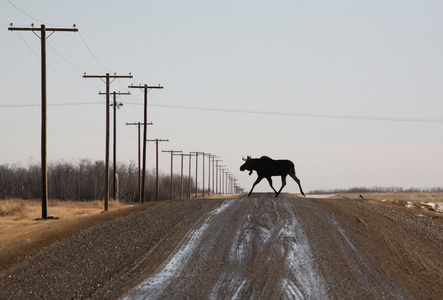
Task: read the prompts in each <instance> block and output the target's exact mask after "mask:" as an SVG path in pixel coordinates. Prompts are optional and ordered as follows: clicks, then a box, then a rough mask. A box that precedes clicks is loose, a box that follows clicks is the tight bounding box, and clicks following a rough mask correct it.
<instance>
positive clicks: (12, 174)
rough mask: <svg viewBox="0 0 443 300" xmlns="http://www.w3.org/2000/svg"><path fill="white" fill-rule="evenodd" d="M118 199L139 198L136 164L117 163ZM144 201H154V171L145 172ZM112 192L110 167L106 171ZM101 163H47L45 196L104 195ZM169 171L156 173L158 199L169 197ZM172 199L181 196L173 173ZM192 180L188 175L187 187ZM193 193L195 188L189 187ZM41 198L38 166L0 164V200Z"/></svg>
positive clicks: (82, 197) (95, 197)
mask: <svg viewBox="0 0 443 300" xmlns="http://www.w3.org/2000/svg"><path fill="white" fill-rule="evenodd" d="M116 169H117V174H118V181H117V182H118V184H117V186H118V199H119V200H120V201H125V202H138V201H139V192H138V191H139V188H138V174H139V173H138V166H137V164H136V163H134V162H132V161H131V162H130V163H129V164H125V163H118V164H117V168H116ZM146 173H147V174H146V182H145V184H146V186H147V187H148V188H147V189H146V191H145V201H154V200H155V196H156V195H155V193H156V188H155V186H156V183H155V181H156V178H155V170H152V171H149V170H148V171H147V172H146ZM110 174H111V175H110V187H111V195H112V186H113V180H114V178H113V176H112V174H113V169H112V167H111V170H110ZM104 177H105V163H104V162H103V161H100V160H98V161H91V160H90V159H81V160H79V162H78V163H72V162H64V161H62V162H51V163H48V195H49V198H50V199H57V200H63V201H67V200H69V201H92V200H101V199H104V198H105V181H104ZM183 181H184V186H183V189H184V197H185V198H187V195H189V177H185V176H183ZM170 184H171V176H170V174H164V173H160V174H159V200H169V199H170V191H171V189H170ZM173 184H174V197H173V198H174V199H178V198H180V197H181V176H180V175H176V174H174V176H173ZM192 187H195V181H193V180H192V178H191V188H192ZM192 193H195V190H192ZM10 198H21V199H39V198H41V167H40V165H39V164H32V163H30V164H29V165H28V166H27V167H23V166H21V165H18V164H13V165H9V164H4V165H0V199H10Z"/></svg>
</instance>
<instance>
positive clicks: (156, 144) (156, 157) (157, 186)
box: [147, 139, 169, 202]
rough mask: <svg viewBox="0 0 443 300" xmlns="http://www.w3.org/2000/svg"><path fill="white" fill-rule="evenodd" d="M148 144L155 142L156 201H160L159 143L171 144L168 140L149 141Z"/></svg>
mask: <svg viewBox="0 0 443 300" xmlns="http://www.w3.org/2000/svg"><path fill="white" fill-rule="evenodd" d="M147 141H148V142H155V201H157V202H158V201H159V198H160V197H159V196H160V188H159V185H158V143H160V142H169V140H168V139H166V140H162V139H155V140H147Z"/></svg>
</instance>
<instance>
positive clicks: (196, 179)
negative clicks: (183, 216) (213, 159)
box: [189, 152, 204, 198]
mask: <svg viewBox="0 0 443 300" xmlns="http://www.w3.org/2000/svg"><path fill="white" fill-rule="evenodd" d="M189 153H191V154H193V155H195V198H198V155H199V154H203V155H204V152H189ZM203 163H204V159H203ZM203 172H204V171H203ZM203 182H204V178H203Z"/></svg>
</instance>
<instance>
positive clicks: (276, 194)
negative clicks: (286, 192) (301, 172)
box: [275, 175, 286, 197]
mask: <svg viewBox="0 0 443 300" xmlns="http://www.w3.org/2000/svg"><path fill="white" fill-rule="evenodd" d="M285 185H286V175H282V177H281V188H280V190H279V191H278V192H276V193H275V197H278V195H279V194H280V192H281V190H282V189H283V188H284V187H285Z"/></svg>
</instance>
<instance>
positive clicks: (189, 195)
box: [184, 153, 196, 199]
mask: <svg viewBox="0 0 443 300" xmlns="http://www.w3.org/2000/svg"><path fill="white" fill-rule="evenodd" d="M184 155H185V156H189V191H188V199H191V194H192V180H191V169H192V165H191V161H192V156H196V155H195V154H192V153H188V154H184Z"/></svg>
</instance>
